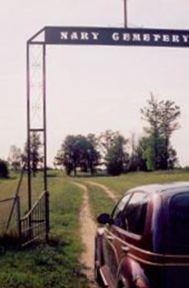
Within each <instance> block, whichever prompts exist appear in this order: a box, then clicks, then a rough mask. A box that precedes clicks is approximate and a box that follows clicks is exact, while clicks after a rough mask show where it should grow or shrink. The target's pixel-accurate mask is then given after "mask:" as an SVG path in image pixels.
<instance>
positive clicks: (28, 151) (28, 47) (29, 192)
mask: <svg viewBox="0 0 189 288" xmlns="http://www.w3.org/2000/svg"><path fill="white" fill-rule="evenodd" d="M26 57H27V61H26V65H27V67H26V69H27V172H28V211H30V209H31V207H32V183H31V161H30V159H31V151H30V145H31V143H30V142H31V141H30V126H31V125H30V45H29V43H27V51H26Z"/></svg>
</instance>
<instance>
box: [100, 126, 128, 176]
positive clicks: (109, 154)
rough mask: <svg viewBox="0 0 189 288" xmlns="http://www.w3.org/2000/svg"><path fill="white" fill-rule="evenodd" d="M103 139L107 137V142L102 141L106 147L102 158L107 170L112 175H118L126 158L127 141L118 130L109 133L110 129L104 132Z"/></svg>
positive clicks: (121, 171) (122, 170) (122, 169)
mask: <svg viewBox="0 0 189 288" xmlns="http://www.w3.org/2000/svg"><path fill="white" fill-rule="evenodd" d="M107 135H108V137H107V138H106V136H107ZM109 136H111V137H109ZM104 139H107V142H106V141H105V142H103V146H104V147H106V154H105V158H104V159H105V165H106V167H107V172H108V174H110V175H113V176H116V175H120V174H121V173H123V172H124V166H125V164H126V162H127V159H128V154H127V153H126V151H125V146H126V144H127V142H128V141H127V140H126V139H125V138H124V137H123V136H122V135H121V134H119V132H116V133H115V132H112V134H111V132H110V131H108V133H107V132H105V138H104Z"/></svg>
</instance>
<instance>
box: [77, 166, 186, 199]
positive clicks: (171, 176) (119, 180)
mask: <svg viewBox="0 0 189 288" xmlns="http://www.w3.org/2000/svg"><path fill="white" fill-rule="evenodd" d="M80 179H81V178H80ZM82 180H83V181H85V180H87V181H88V180H92V181H95V182H98V183H101V184H104V185H105V186H107V187H109V188H110V189H111V190H112V191H114V193H115V194H116V195H117V196H118V197H120V196H122V195H123V194H124V192H126V191H127V190H128V189H130V188H133V187H136V186H139V185H145V184H152V183H166V182H172V181H189V171H182V170H175V171H167V172H165V171H158V172H137V173H128V174H124V175H121V176H117V177H106V176H103V177H92V178H90V177H87V178H82Z"/></svg>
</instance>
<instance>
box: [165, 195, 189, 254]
mask: <svg viewBox="0 0 189 288" xmlns="http://www.w3.org/2000/svg"><path fill="white" fill-rule="evenodd" d="M168 215H169V216H168V223H167V224H168V225H167V228H168V230H167V231H166V234H167V235H166V236H167V237H166V238H167V240H168V243H167V245H166V246H167V248H168V250H169V251H166V252H171V253H174V254H175V253H176V254H184V253H187V254H189V192H183V193H180V194H177V195H175V196H173V197H172V199H171V201H170V204H169V213H168ZM166 250H167V249H166Z"/></svg>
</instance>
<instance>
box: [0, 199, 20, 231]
mask: <svg viewBox="0 0 189 288" xmlns="http://www.w3.org/2000/svg"><path fill="white" fill-rule="evenodd" d="M10 213H11V214H12V216H14V217H11V218H12V219H11V220H12V221H10ZM8 223H9V225H8ZM7 225H8V226H9V227H8V228H9V230H8V229H7ZM19 227H20V198H19V197H18V196H16V197H11V198H6V199H1V200H0V232H1V235H3V234H7V233H8V232H9V234H14V235H17V236H19V235H20V234H19V231H20V229H19Z"/></svg>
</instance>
